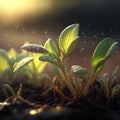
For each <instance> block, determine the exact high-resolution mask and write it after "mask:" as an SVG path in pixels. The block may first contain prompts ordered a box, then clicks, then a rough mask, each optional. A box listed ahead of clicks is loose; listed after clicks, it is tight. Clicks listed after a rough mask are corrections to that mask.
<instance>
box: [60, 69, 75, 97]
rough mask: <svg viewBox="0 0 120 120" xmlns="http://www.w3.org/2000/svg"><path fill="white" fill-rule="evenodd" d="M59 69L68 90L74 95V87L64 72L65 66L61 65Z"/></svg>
mask: <svg viewBox="0 0 120 120" xmlns="http://www.w3.org/2000/svg"><path fill="white" fill-rule="evenodd" d="M61 71H62V72H63V75H64V78H65V82H66V84H67V86H68V88H69V90H70V92H71V93H72V95H73V96H75V95H76V92H75V89H74V88H73V86H72V84H71V82H70V79H69V78H68V76H67V73H66V70H65V67H62V68H61Z"/></svg>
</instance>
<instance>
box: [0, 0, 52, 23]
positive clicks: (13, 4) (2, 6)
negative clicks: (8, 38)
mask: <svg viewBox="0 0 120 120" xmlns="http://www.w3.org/2000/svg"><path fill="white" fill-rule="evenodd" d="M50 9H51V0H0V20H2V21H3V22H5V21H6V22H11V21H16V20H19V19H21V18H25V17H29V16H35V15H37V14H39V15H43V14H45V13H46V12H48V11H49V10H50Z"/></svg>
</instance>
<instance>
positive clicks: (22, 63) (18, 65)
mask: <svg viewBox="0 0 120 120" xmlns="http://www.w3.org/2000/svg"><path fill="white" fill-rule="evenodd" d="M33 59H34V57H27V58H24V59H22V60H21V61H19V62H16V63H15V64H14V66H13V67H14V70H13V72H16V71H17V70H19V69H21V68H23V67H24V66H26V65H27V64H29V63H30V62H31V61H32V60H33Z"/></svg>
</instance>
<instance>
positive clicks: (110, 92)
mask: <svg viewBox="0 0 120 120" xmlns="http://www.w3.org/2000/svg"><path fill="white" fill-rule="evenodd" d="M118 70H119V66H117V67H116V68H115V70H114V72H113V74H112V75H111V77H110V75H109V74H104V75H103V76H101V77H100V79H99V80H98V82H99V83H100V84H101V89H102V90H103V91H104V93H105V96H106V98H107V99H108V101H110V100H111V98H113V97H114V96H115V95H116V94H117V93H118V92H120V84H118V83H116V78H117V72H118Z"/></svg>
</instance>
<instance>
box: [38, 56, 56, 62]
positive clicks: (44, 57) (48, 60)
mask: <svg viewBox="0 0 120 120" xmlns="http://www.w3.org/2000/svg"><path fill="white" fill-rule="evenodd" d="M39 60H40V61H44V62H50V63H55V61H54V58H53V57H51V56H49V55H43V56H40V57H39Z"/></svg>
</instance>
